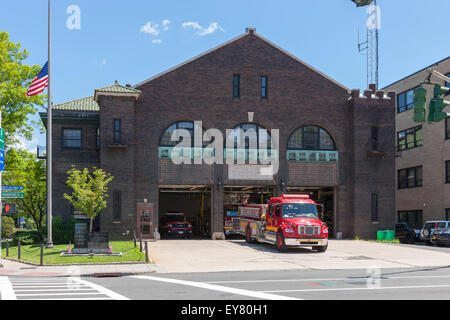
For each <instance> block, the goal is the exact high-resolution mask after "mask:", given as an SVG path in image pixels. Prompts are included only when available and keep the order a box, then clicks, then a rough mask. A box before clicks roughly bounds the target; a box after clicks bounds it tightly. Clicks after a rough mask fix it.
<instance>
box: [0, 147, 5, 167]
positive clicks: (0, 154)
mask: <svg viewBox="0 0 450 320" xmlns="http://www.w3.org/2000/svg"><path fill="white" fill-rule="evenodd" d="M0 171H2V172H3V171H5V150H0Z"/></svg>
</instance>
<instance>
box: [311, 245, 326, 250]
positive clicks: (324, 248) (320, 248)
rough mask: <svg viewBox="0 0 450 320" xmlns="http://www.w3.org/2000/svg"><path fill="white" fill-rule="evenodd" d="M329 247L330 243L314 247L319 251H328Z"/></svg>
mask: <svg viewBox="0 0 450 320" xmlns="http://www.w3.org/2000/svg"><path fill="white" fill-rule="evenodd" d="M327 249H328V245H326V246H321V247H315V248H314V250H316V251H317V252H325V251H327Z"/></svg>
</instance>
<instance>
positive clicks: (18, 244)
mask: <svg viewBox="0 0 450 320" xmlns="http://www.w3.org/2000/svg"><path fill="white" fill-rule="evenodd" d="M20 247H21V243H20V240H19V242H18V243H17V259H18V260H20V249H21V248H20Z"/></svg>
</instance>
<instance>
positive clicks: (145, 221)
mask: <svg viewBox="0 0 450 320" xmlns="http://www.w3.org/2000/svg"><path fill="white" fill-rule="evenodd" d="M137 211H138V212H137V219H138V221H137V225H138V234H137V237H139V238H140V237H141V235H142V238H143V239H153V235H154V231H153V204H148V203H142V204H138V205H137Z"/></svg>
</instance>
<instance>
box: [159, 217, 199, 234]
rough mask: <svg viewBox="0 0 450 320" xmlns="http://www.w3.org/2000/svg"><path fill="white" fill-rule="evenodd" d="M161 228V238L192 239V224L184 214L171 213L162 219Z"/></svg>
mask: <svg viewBox="0 0 450 320" xmlns="http://www.w3.org/2000/svg"><path fill="white" fill-rule="evenodd" d="M162 220H163V221H162V223H161V226H160V231H161V238H192V237H193V231H192V230H193V228H192V224H190V223H189V222H187V221H186V216H185V214H184V213H182V212H178V211H169V212H167V213H166V214H165V216H164V217H163V219H162Z"/></svg>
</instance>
